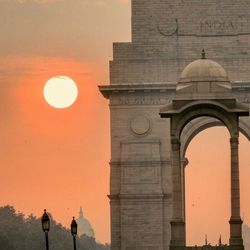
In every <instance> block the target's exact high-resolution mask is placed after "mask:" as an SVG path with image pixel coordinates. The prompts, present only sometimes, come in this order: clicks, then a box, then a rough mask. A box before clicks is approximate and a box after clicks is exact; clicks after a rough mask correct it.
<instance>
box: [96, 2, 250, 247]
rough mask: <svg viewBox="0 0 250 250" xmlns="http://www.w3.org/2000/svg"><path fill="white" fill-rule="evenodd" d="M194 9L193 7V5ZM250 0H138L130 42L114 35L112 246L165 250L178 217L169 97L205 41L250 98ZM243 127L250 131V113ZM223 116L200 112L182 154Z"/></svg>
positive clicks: (109, 91)
mask: <svg viewBox="0 0 250 250" xmlns="http://www.w3.org/2000/svg"><path fill="white" fill-rule="evenodd" d="M187 12H188V13H187ZM249 23H250V2H249V1H248V0H239V1H231V0H230V1H224V0H209V1H197V0H191V1H183V0H176V1H170V0H150V1H149V0H132V42H131V43H115V44H114V50H113V56H114V58H113V61H111V62H110V85H108V86H101V87H100V91H101V92H102V93H103V95H104V96H105V97H106V98H109V100H110V119H111V161H110V194H109V197H110V207H111V208H110V210H111V249H112V250H167V249H169V244H170V240H171V226H170V222H171V220H172V217H173V175H172V174H173V173H172V157H171V155H172V153H171V151H172V149H171V136H170V120H169V119H162V118H160V115H159V112H160V109H161V108H162V107H164V106H166V105H167V104H169V103H171V102H172V100H173V98H174V97H175V94H176V82H177V81H178V79H179V76H180V73H181V72H182V70H183V69H184V68H185V66H186V65H187V64H188V63H189V62H191V61H193V60H194V59H197V58H198V57H199V56H200V52H201V50H202V49H203V48H205V49H206V52H207V54H208V56H209V58H211V59H214V60H215V61H217V62H218V63H220V64H221V65H222V66H223V67H224V68H225V70H226V71H227V73H228V75H229V79H230V80H231V81H232V82H233V83H232V93H233V94H234V95H235V97H236V98H237V101H238V102H242V103H245V104H248V105H249V102H250V71H249V69H250V34H249V33H250V29H249V25H248V24H249ZM239 124H240V131H241V132H243V133H244V135H246V136H247V137H248V138H250V119H249V118H248V117H241V118H240V121H239ZM217 125H222V123H221V122H220V121H219V120H217V119H215V118H210V117H203V118H197V120H193V121H192V122H191V123H189V124H188V125H187V126H186V127H185V128H184V130H183V132H182V134H181V140H180V141H181V148H180V150H181V155H180V156H181V159H180V160H181V162H182V164H183V165H184V164H185V160H184V159H185V150H186V148H187V147H188V144H189V142H190V141H191V139H192V138H193V137H194V136H195V135H196V134H197V133H199V132H200V131H201V130H203V129H206V128H208V127H211V126H217Z"/></svg>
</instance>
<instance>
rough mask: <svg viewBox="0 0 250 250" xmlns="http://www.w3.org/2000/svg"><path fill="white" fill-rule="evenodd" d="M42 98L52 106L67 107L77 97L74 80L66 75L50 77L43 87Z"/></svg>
mask: <svg viewBox="0 0 250 250" xmlns="http://www.w3.org/2000/svg"><path fill="white" fill-rule="evenodd" d="M43 94H44V98H45V100H46V101H47V103H48V104H49V105H51V106H52V107H54V108H59V109H61V108H67V107H69V106H71V105H72V104H73V103H74V102H75V101H76V98H77V95H78V89H77V86H76V84H75V82H74V81H73V80H72V79H70V78H69V77H67V76H56V77H52V78H50V79H49V80H48V81H47V82H46V84H45V86H44V89H43Z"/></svg>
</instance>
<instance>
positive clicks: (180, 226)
mask: <svg viewBox="0 0 250 250" xmlns="http://www.w3.org/2000/svg"><path fill="white" fill-rule="evenodd" d="M248 115H249V108H248V106H246V105H243V104H241V103H238V102H237V100H236V98H235V96H234V95H233V93H232V87H231V82H230V81H229V79H228V76H227V74H226V72H225V70H224V69H223V67H222V66H221V65H219V64H218V63H217V62H215V61H212V60H209V59H206V55H205V52H204V51H203V53H202V59H199V60H195V61H193V62H191V63H190V64H189V65H188V66H186V68H185V69H184V70H183V72H182V74H181V76H180V79H179V81H178V83H177V91H176V96H175V98H174V99H173V100H172V103H170V104H169V105H167V106H165V107H163V108H162V109H161V110H160V116H161V117H162V118H170V119H171V150H172V180H173V218H172V221H171V242H170V249H181V248H182V247H184V246H185V245H186V239H185V237H186V232H185V211H184V210H185V206H184V202H185V201H184V200H183V197H185V196H184V194H183V192H185V191H184V187H183V183H184V180H183V178H184V175H183V169H182V168H183V164H182V162H181V152H180V151H181V144H180V136H181V132H182V130H183V128H184V127H185V126H186V125H187V124H188V123H189V122H190V121H191V120H193V119H195V118H197V117H201V116H210V117H214V118H217V119H218V120H220V121H221V122H222V123H223V124H224V125H225V126H226V127H227V128H228V130H229V132H230V137H231V138H230V144H231V218H230V221H229V223H230V246H232V247H234V249H243V248H244V247H243V240H242V232H241V226H242V220H241V217H240V190H239V161H238V137H239V116H248ZM215 223H216V222H215Z"/></svg>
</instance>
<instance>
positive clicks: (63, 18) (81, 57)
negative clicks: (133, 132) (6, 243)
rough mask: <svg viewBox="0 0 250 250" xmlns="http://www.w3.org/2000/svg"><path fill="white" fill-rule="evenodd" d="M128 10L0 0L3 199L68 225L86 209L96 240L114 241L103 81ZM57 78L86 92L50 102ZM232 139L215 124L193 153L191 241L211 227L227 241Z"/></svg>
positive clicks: (88, 2) (69, 1) (66, 0)
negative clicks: (49, 88)
mask: <svg viewBox="0 0 250 250" xmlns="http://www.w3.org/2000/svg"><path fill="white" fill-rule="evenodd" d="M130 15H131V12H130V1H129V0H62V1H61V0H54V1H53V0H44V1H42V0H41V1H39V0H33V1H32V0H26V1H25V0H19V1H17V0H0V31H1V35H0V97H1V98H0V114H1V117H2V119H1V120H0V129H1V134H0V147H1V151H0V166H1V182H0V183H1V184H0V197H1V198H0V205H5V204H11V205H14V206H15V207H16V208H17V210H20V211H22V212H24V213H25V214H30V213H33V214H35V215H37V216H40V215H41V214H42V211H43V209H44V208H47V210H48V211H49V212H51V213H52V214H53V215H54V217H55V219H56V220H57V221H59V222H61V223H62V224H64V225H66V226H68V225H69V224H70V222H71V219H72V216H73V215H77V213H78V210H79V207H80V206H81V205H82V206H83V210H84V214H85V216H86V217H87V218H88V219H89V220H90V221H91V223H92V225H93V227H94V230H95V233H96V237H97V239H98V240H99V241H102V242H109V234H110V233H109V201H108V198H107V194H108V192H109V191H108V188H109V164H108V162H109V160H110V142H109V140H110V139H109V110H108V101H107V100H105V99H104V98H103V97H102V96H101V94H100V93H99V92H98V88H97V85H100V84H108V61H109V60H111V59H112V42H117V41H130ZM57 75H67V76H69V77H71V78H72V79H73V80H75V82H76V83H77V85H78V88H79V98H78V99H77V101H76V103H75V104H74V105H73V106H71V107H70V108H67V109H63V110H59V109H54V108H52V107H50V106H49V105H48V104H47V103H46V102H45V100H44V98H43V86H44V84H45V82H46V81H47V80H48V79H49V78H50V77H52V76H57ZM228 140H229V139H228V134H227V132H226V130H225V129H223V128H217V129H210V130H207V131H205V132H203V133H201V134H200V135H199V136H197V137H196V138H195V139H194V140H193V141H192V143H191V145H190V147H189V149H188V152H187V155H188V157H189V160H190V164H189V166H188V167H187V179H186V182H187V216H188V219H187V229H188V230H187V233H188V239H189V241H190V242H191V243H196V244H200V243H201V242H203V241H204V234H205V233H207V234H208V239H211V241H216V240H217V238H218V237H219V233H220V232H221V233H222V235H223V237H224V238H223V239H224V242H225V240H227V238H226V237H228V229H229V226H228V220H229V190H230V188H229V173H230V172H229V170H230V168H229V162H230V159H229V150H228V149H229V143H228ZM241 142H242V146H241V149H242V150H241V151H242V154H241V162H242V166H241V169H242V171H241V174H242V175H243V177H244V178H243V181H242V186H243V188H242V196H243V197H244V198H245V199H244V201H243V203H244V204H243V212H242V213H244V217H245V219H246V221H247V222H248V223H249V224H250V215H249V208H250V204H248V203H249V202H248V201H247V200H248V196H247V191H248V190H249V184H248V180H249V178H250V168H249V167H250V166H249V160H250V157H249V155H248V151H247V148H249V142H247V141H246V139H245V138H241ZM201 143H202V144H201ZM200 145H206V146H204V147H201V146H200ZM221 150H223V152H221ZM222 155H223V157H221V156H222ZM224 156H225V157H224ZM218 170H219V171H218ZM201 180H206V181H201ZM198 190H199V191H198ZM218 190H219V191H220V192H218ZM209 192H210V193H209ZM214 194H216V195H214ZM212 196H214V198H213V199H212V198H211V197H212ZM221 197H223V198H221ZM218 204H219V205H218ZM215 205H216V206H215ZM210 208H211V209H210ZM208 210H210V211H211V213H212V214H211V215H209V211H208ZM209 216H210V217H209ZM208 217H209V218H208ZM211 217H213V218H214V219H215V220H216V223H213V220H211ZM204 218H205V220H204V221H203V219H204ZM191 221H192V222H191ZM201 224H202V225H201ZM218 225H219V226H218ZM190 228H192V231H191V230H190ZM201 228H202V229H201ZM210 235H211V237H210V238H209V236H210ZM217 236H218V237H217ZM215 239H216V240H215Z"/></svg>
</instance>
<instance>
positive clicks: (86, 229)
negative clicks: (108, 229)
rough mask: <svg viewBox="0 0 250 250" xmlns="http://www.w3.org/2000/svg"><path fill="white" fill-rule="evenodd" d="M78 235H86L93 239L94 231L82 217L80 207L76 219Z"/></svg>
mask: <svg viewBox="0 0 250 250" xmlns="http://www.w3.org/2000/svg"><path fill="white" fill-rule="evenodd" d="M76 222H77V231H78V235H79V236H81V235H84V234H85V235H87V236H88V237H93V238H95V233H94V230H93V228H92V226H91V224H90V222H89V221H88V220H87V219H86V218H85V217H84V216H83V211H82V207H80V212H79V217H78V218H77V219H76Z"/></svg>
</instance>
